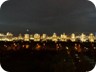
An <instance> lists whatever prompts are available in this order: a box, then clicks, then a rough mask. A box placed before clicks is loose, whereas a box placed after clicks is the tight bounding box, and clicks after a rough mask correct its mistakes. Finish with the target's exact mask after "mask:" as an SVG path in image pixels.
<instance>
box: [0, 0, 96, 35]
mask: <svg viewBox="0 0 96 72" xmlns="http://www.w3.org/2000/svg"><path fill="white" fill-rule="evenodd" d="M26 29H29V33H47V34H52V33H53V32H56V33H63V32H66V33H71V32H96V9H95V6H94V5H93V4H92V3H91V2H89V1H87V0H10V1H7V2H5V3H4V4H3V5H2V7H1V9H0V32H4V33H6V32H8V31H9V32H12V33H14V34H19V33H26Z"/></svg>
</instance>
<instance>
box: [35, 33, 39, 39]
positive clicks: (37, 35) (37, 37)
mask: <svg viewBox="0 0 96 72" xmlns="http://www.w3.org/2000/svg"><path fill="white" fill-rule="evenodd" d="M34 41H40V34H37V33H36V34H34Z"/></svg>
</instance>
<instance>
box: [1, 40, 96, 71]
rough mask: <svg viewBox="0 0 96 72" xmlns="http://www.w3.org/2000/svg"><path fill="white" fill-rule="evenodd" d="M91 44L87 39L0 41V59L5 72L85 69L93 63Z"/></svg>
mask: <svg viewBox="0 0 96 72" xmlns="http://www.w3.org/2000/svg"><path fill="white" fill-rule="evenodd" d="M14 43H15V45H16V47H14ZM57 44H58V45H57ZM4 45H5V46H4ZM24 45H27V46H24ZM95 46H96V44H95V43H89V42H87V43H80V42H74V43H73V42H66V43H63V42H58V43H55V42H42V43H41V42H0V62H1V65H2V67H3V68H4V69H5V70H7V71H9V72H86V71H90V70H92V69H93V68H94V66H95V62H96V58H95V55H96V48H95ZM76 47H77V48H76Z"/></svg>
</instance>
